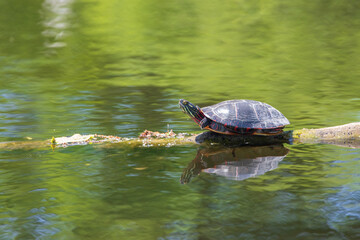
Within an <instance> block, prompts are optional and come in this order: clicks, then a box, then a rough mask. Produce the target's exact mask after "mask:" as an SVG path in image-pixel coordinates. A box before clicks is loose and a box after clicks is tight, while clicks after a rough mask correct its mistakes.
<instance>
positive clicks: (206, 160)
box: [180, 145, 289, 184]
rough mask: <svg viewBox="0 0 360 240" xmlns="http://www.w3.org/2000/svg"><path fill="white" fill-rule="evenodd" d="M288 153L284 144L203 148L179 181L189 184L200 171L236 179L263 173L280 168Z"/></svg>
mask: <svg viewBox="0 0 360 240" xmlns="http://www.w3.org/2000/svg"><path fill="white" fill-rule="evenodd" d="M288 152H289V149H287V148H285V147H284V146H283V145H274V146H260V147H249V146H246V147H238V148H224V147H222V148H202V149H199V151H198V152H197V154H196V157H195V159H194V160H193V161H191V162H190V163H189V165H188V167H187V168H186V169H185V170H184V172H183V174H182V175H181V179H180V182H181V183H182V184H185V183H189V182H190V180H191V178H192V177H194V176H197V175H199V174H200V172H207V173H212V174H216V175H221V176H224V177H226V178H230V179H233V180H244V179H247V178H250V177H255V176H258V175H263V174H265V173H266V172H268V171H270V170H273V169H275V168H277V166H278V164H279V162H280V161H282V160H283V159H284V157H285V156H286V155H287V153H288Z"/></svg>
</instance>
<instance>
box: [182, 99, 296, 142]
mask: <svg viewBox="0 0 360 240" xmlns="http://www.w3.org/2000/svg"><path fill="white" fill-rule="evenodd" d="M179 105H180V108H181V109H182V110H183V112H185V113H186V114H187V115H189V116H190V118H191V119H193V120H194V121H195V122H196V123H197V124H198V125H199V126H200V128H201V129H208V130H211V131H213V132H217V133H221V134H229V135H244V134H247V135H276V134H279V133H281V132H282V131H283V128H284V127H285V125H288V124H290V122H289V120H288V119H287V118H286V117H285V116H284V115H283V114H282V113H281V112H279V111H278V110H277V109H275V108H274V107H272V106H270V105H269V104H266V103H263V102H258V101H254V100H228V101H224V102H220V103H218V104H215V105H212V106H208V107H203V108H200V107H198V106H196V105H194V104H192V103H190V102H189V101H186V100H184V99H180V100H179Z"/></svg>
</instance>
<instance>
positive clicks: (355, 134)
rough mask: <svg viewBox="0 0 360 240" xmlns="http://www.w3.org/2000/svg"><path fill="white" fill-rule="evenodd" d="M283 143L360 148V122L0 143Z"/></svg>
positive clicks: (0, 145) (8, 145)
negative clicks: (270, 130)
mask: <svg viewBox="0 0 360 240" xmlns="http://www.w3.org/2000/svg"><path fill="white" fill-rule="evenodd" d="M281 143H288V144H297V143H314V144H317V143H325V144H335V145H340V146H345V147H352V148H360V122H355V123H349V124H345V125H341V126H335V127H328V128H319V129H301V130H294V131H284V132H283V133H281V134H279V135H275V136H257V135H244V136H240V135H236V136H233V135H223V134H218V133H214V132H203V133H200V134H186V133H178V134H176V133H174V132H173V131H172V130H171V131H169V132H166V133H159V132H152V131H148V130H145V131H144V132H143V133H141V134H140V136H139V137H138V138H123V137H118V136H108V135H99V134H91V135H80V134H74V135H73V136H71V137H58V138H55V137H53V138H52V139H49V140H45V141H32V140H29V141H21V142H2V143H0V149H7V150H14V149H36V148H48V147H50V146H51V147H52V148H53V149H54V148H59V147H60V148H61V147H69V146H74V145H87V144H103V145H104V144H107V145H109V144H111V146H121V147H171V146H178V145H184V144H201V145H225V146H230V147H238V146H264V145H272V144H281Z"/></svg>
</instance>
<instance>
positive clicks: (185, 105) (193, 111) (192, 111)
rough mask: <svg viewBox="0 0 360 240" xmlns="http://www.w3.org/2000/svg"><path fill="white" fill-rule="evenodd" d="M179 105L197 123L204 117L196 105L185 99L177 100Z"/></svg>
mask: <svg viewBox="0 0 360 240" xmlns="http://www.w3.org/2000/svg"><path fill="white" fill-rule="evenodd" d="M179 106H180V108H181V110H182V111H183V112H184V113H186V114H187V115H189V117H191V118H192V119H193V120H194V121H195V122H196V123H197V124H199V123H200V122H201V120H203V119H204V118H205V115H204V113H203V111H202V110H201V109H200V108H199V107H198V106H196V105H194V104H192V103H191V102H189V101H186V100H185V99H180V100H179Z"/></svg>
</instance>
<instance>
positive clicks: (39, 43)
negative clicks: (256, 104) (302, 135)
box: [0, 0, 360, 239]
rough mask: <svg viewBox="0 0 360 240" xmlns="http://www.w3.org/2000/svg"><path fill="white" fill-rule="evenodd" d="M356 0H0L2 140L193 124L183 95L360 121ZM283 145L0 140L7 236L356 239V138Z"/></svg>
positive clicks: (310, 118) (359, 213)
mask: <svg viewBox="0 0 360 240" xmlns="http://www.w3.org/2000/svg"><path fill="white" fill-rule="evenodd" d="M359 9H360V6H359V3H358V1H347V2H339V1H316V2H304V1H291V2H287V1H276V2H264V1H235V0H232V1H226V2H224V1H210V2H209V1H195V2H194V1H150V2H149V1H141V0H137V1H127V0H122V1H113V0H104V1H97V2H96V1H95V2H94V1H88V0H65V1H64V0H63V1H57V0H43V1H38V0H35V1H24V0H16V1H1V2H0V63H1V65H0V141H1V142H7V141H35V140H44V139H49V138H51V137H52V136H55V137H60V136H69V135H72V134H74V133H81V134H90V133H99V134H111V135H118V136H126V137H136V136H138V134H139V133H140V132H142V131H143V130H144V129H149V130H156V131H166V130H167V128H168V126H169V127H170V128H172V129H173V130H174V131H175V132H196V131H199V130H200V129H199V128H198V126H196V125H195V124H194V122H192V121H191V120H189V119H188V118H187V117H186V116H185V115H184V114H183V113H182V112H181V111H180V109H179V107H178V105H177V102H178V99H180V98H184V99H187V100H189V101H191V102H193V103H195V104H197V105H199V106H201V107H202V106H206V105H209V104H215V103H217V102H219V101H223V100H228V99H254V100H258V101H263V102H266V103H269V104H271V105H272V106H274V107H276V108H277V109H279V110H280V111H281V112H282V113H283V114H284V115H285V116H286V117H287V118H288V119H289V120H290V122H291V125H290V126H289V128H288V129H290V130H291V129H301V128H304V127H306V128H316V127H328V126H334V125H340V124H345V123H349V122H357V121H360V111H359V109H360V95H359V92H360V84H359V83H360V82H359V79H360V68H359V66H360V62H359V61H360V58H359V56H360V47H359V40H358V39H359V31H358V30H357V29H359V28H360V12H359ZM29 139H32V140H29ZM284 147H285V148H286V150H285V152H284V154H283V155H281V154H278V153H277V154H274V153H273V152H271V151H272V150H270V153H269V152H267V151H268V150H266V151H263V150H261V151H260V152H261V154H263V155H261V154H260V153H259V150H258V149H256V148H249V149H236V151H235V155H232V150H231V149H230V150H229V149H220V150H219V149H204V148H199V146H192V145H189V146H182V147H170V148H135V149H133V148H120V147H117V146H95V145H94V146H74V147H69V148H64V149H56V150H55V151H53V150H52V149H50V148H49V149H32V150H29V149H18V150H6V149H3V150H0V152H1V154H0V183H1V184H0V239H359V238H360V230H359V229H360V204H359V202H360V185H359V182H360V175H359V172H360V165H359V159H360V151H359V149H356V148H355V149H352V148H347V147H342V146H335V145H324V144H318V145H316V144H297V145H288V144H286V145H285V146H284ZM281 149H283V148H281ZM282 151H283V150H282ZM264 152H265V153H264ZM266 152H267V153H266ZM201 154H203V155H204V154H206V157H207V159H205V158H202V161H198V160H199V159H200V160H201V157H199V156H201ZM204 156H205V155H204ZM191 164H193V165H191ZM196 164H198V165H196ZM199 164H200V165H199ZM204 164H208V165H204ZM189 166H199V167H198V168H196V169H197V170H196V171H197V172H192V173H196V174H194V175H192V177H191V179H190V181H189V182H188V184H185V185H182V184H181V183H180V179H181V178H182V176H183V174H184V172H185V173H187V172H189V171H187V170H189V169H188V167H189ZM245 168H246V169H249V171H253V172H247V171H245V170H244V169H245ZM255 169H256V170H255ZM220 170H221V171H222V172H221V171H220ZM224 171H225V172H226V173H224ZM255 172H256V174H255ZM198 174H199V175H198ZM234 174H235V175H234ZM246 174H247V175H246ZM245 175H246V176H245Z"/></svg>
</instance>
